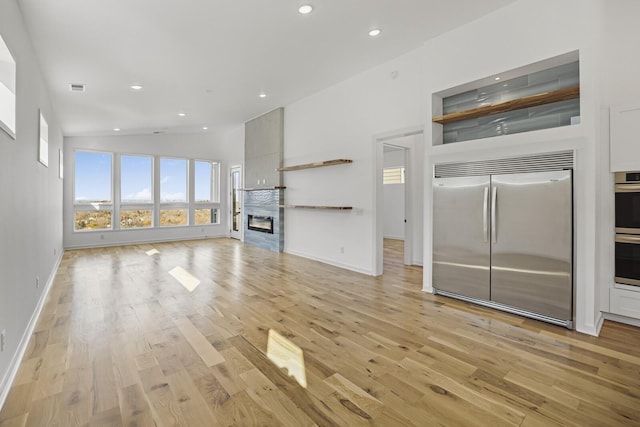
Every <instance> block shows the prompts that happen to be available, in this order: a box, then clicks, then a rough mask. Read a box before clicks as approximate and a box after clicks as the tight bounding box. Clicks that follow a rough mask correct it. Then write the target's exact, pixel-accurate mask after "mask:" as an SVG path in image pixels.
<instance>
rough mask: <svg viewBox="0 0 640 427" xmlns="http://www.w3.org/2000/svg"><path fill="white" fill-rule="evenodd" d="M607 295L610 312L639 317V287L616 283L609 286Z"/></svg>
mask: <svg viewBox="0 0 640 427" xmlns="http://www.w3.org/2000/svg"><path fill="white" fill-rule="evenodd" d="M631 289H633V290H631ZM609 297H610V301H609V304H610V309H611V312H612V313H614V314H619V315H621V316H627V317H632V318H634V319H640V287H637V286H624V285H618V284H616V285H615V286H614V287H613V288H611V290H610V293H609Z"/></svg>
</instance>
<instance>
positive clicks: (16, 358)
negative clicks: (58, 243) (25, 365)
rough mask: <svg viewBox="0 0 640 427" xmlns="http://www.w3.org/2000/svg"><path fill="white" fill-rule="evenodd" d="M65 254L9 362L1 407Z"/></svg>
mask: <svg viewBox="0 0 640 427" xmlns="http://www.w3.org/2000/svg"><path fill="white" fill-rule="evenodd" d="M63 256H64V250H62V251H61V252H60V256H59V257H58V259H57V260H56V262H55V264H54V266H53V269H52V270H51V274H50V275H49V278H48V279H47V285H46V286H45V288H44V289H43V291H42V294H41V295H40V300H39V301H38V304H37V305H36V309H35V310H34V312H33V314H32V315H31V319H30V320H29V324H28V325H27V329H25V331H24V334H22V338H21V339H20V343H19V344H18V348H17V349H16V352H15V353H14V354H13V358H12V359H11V362H10V363H9V368H8V369H7V372H6V374H5V376H4V378H3V379H2V381H1V382H0V409H2V407H3V406H4V403H5V401H6V400H7V396H8V395H9V390H10V389H11V384H13V381H14V380H15V379H16V375H17V374H18V368H20V362H22V358H23V357H24V353H25V352H26V351H27V346H28V345H29V340H30V339H31V335H32V334H33V330H34V329H35V327H36V324H37V323H38V319H39V318H40V313H41V312H42V309H43V308H44V303H45V301H46V300H47V296H49V291H50V290H51V288H52V286H53V281H54V279H55V277H56V273H57V272H58V268H59V267H60V262H62V257H63Z"/></svg>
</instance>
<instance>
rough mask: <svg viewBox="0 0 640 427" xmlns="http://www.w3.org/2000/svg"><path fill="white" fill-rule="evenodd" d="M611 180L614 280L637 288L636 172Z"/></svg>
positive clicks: (639, 192)
mask: <svg viewBox="0 0 640 427" xmlns="http://www.w3.org/2000/svg"><path fill="white" fill-rule="evenodd" d="M615 177H616V194H615V200H616V206H615V218H616V237H615V244H616V249H615V258H616V262H615V280H616V282H617V283H624V284H627V285H635V286H640V171H635V172H617V173H616V175H615Z"/></svg>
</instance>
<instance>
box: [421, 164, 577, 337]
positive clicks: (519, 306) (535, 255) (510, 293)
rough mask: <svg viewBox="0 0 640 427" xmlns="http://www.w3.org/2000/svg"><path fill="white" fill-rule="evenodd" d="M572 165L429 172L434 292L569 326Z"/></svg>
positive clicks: (571, 314)
mask: <svg viewBox="0 0 640 427" xmlns="http://www.w3.org/2000/svg"><path fill="white" fill-rule="evenodd" d="M572 200H573V197H572V172H571V170H559V171H544V172H534V173H508V174H492V175H484V176H463V177H455V178H435V179H434V186H433V217H434V219H433V286H434V288H435V289H436V293H439V294H444V295H447V296H452V297H456V298H461V299H465V300H468V301H472V302H477V303H480V304H483V305H488V306H492V307H495V308H498V309H502V310H506V311H510V312H514V313H518V314H522V315H525V316H528V317H533V318H537V319H540V320H544V321H548V322H551V323H555V324H559V325H563V326H566V327H569V328H571V327H572V319H573V279H572V259H573V225H572V224H573V202H572Z"/></svg>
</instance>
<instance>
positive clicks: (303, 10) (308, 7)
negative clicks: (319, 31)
mask: <svg viewBox="0 0 640 427" xmlns="http://www.w3.org/2000/svg"><path fill="white" fill-rule="evenodd" d="M312 10H313V6H311V5H310V4H303V5H302V6H300V7H299V8H298V12H300V13H301V14H303V15H306V14H307V13H311V11H312Z"/></svg>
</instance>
